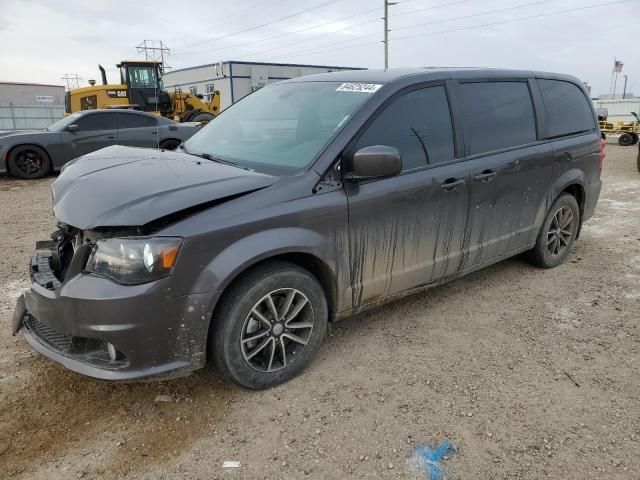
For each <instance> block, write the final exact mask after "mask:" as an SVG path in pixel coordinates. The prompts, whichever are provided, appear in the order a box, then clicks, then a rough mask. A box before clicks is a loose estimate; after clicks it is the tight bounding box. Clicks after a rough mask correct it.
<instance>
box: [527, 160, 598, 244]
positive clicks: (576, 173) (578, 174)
mask: <svg viewBox="0 0 640 480" xmlns="http://www.w3.org/2000/svg"><path fill="white" fill-rule="evenodd" d="M563 193H568V194H570V195H572V196H573V197H574V198H575V199H576V202H578V209H579V212H580V223H579V224H578V232H577V234H576V239H577V238H578V237H579V236H580V231H581V230H582V222H583V217H584V211H585V201H586V189H585V174H584V172H583V171H582V170H579V169H571V170H568V171H566V172H565V173H563V174H562V175H561V176H560V177H558V178H557V179H556V181H555V182H554V183H553V184H552V186H551V188H550V189H549V191H548V193H547V196H546V197H545V199H544V201H543V202H542V205H540V208H539V209H538V215H537V217H536V226H537V227H538V229H536V236H537V233H538V231H539V229H540V228H541V227H542V223H543V221H544V218H545V217H546V215H547V212H548V211H549V209H550V208H551V206H552V205H553V203H554V202H555V201H556V200H557V199H558V197H560V195H562V194H563Z"/></svg>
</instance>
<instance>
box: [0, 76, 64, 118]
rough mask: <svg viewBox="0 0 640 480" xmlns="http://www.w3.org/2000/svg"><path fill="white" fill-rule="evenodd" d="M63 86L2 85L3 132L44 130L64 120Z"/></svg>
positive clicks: (0, 111) (0, 96)
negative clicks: (30, 129) (31, 129)
mask: <svg viewBox="0 0 640 480" xmlns="http://www.w3.org/2000/svg"><path fill="white" fill-rule="evenodd" d="M64 97H65V93H64V87H63V86H61V85H40V84H34V83H0V130H16V129H29V128H45V127H47V126H49V125H51V124H52V123H53V122H55V121H56V120H59V119H61V118H62V117H64V112H65V108H64Z"/></svg>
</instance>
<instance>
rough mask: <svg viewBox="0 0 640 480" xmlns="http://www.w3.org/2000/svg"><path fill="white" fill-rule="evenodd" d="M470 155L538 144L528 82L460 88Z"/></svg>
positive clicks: (463, 86) (480, 83)
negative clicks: (536, 142)
mask: <svg viewBox="0 0 640 480" xmlns="http://www.w3.org/2000/svg"><path fill="white" fill-rule="evenodd" d="M460 89H461V92H462V115H463V118H464V122H465V126H466V128H465V143H466V144H467V155H478V154H481V153H487V152H492V151H495V150H502V149H505V148H510V147H517V146H520V145H526V144H528V143H533V142H535V141H536V120H535V115H534V113H533V103H532V101H531V94H530V92H529V86H528V84H527V83H526V82H474V83H463V84H462V85H460Z"/></svg>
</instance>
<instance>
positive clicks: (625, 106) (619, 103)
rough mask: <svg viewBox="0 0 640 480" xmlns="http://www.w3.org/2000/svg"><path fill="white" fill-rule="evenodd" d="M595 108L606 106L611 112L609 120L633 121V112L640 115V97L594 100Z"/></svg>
mask: <svg viewBox="0 0 640 480" xmlns="http://www.w3.org/2000/svg"><path fill="white" fill-rule="evenodd" d="M593 105H594V107H595V108H606V109H607V110H608V112H609V120H610V121H613V122H617V121H624V122H632V121H634V120H635V118H634V116H633V115H631V112H636V113H637V114H638V115H640V97H636V98H625V99H624V100H623V99H621V98H616V99H602V100H598V99H596V100H593Z"/></svg>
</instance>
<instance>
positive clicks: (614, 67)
mask: <svg viewBox="0 0 640 480" xmlns="http://www.w3.org/2000/svg"><path fill="white" fill-rule="evenodd" d="M615 74H616V57H613V68H612V69H611V83H609V95H611V92H613V76H614V75H615Z"/></svg>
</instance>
